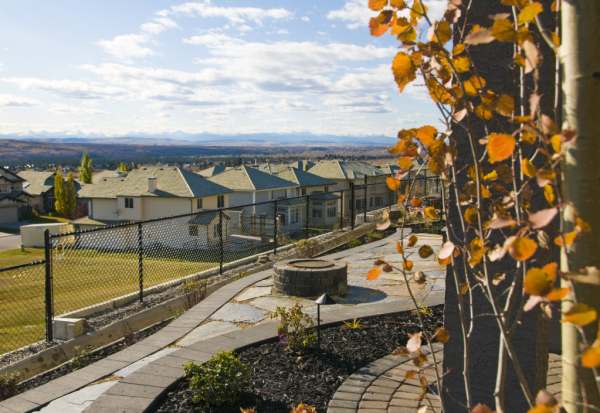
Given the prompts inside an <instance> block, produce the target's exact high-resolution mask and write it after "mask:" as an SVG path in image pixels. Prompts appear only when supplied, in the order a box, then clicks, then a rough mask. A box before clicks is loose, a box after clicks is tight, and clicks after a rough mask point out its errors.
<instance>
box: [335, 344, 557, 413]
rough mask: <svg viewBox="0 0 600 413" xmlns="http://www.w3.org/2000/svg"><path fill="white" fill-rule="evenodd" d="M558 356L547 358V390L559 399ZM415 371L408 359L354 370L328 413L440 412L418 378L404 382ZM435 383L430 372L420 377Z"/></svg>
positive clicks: (439, 354) (440, 358) (438, 348)
mask: <svg viewBox="0 0 600 413" xmlns="http://www.w3.org/2000/svg"><path fill="white" fill-rule="evenodd" d="M441 350H442V346H441V345H438V344H436V345H434V351H435V353H436V357H437V360H438V363H441V362H442V361H443V354H442V351H441ZM560 363H561V360H560V356H559V355H557V354H550V360H549V367H548V380H547V386H546V388H547V390H548V391H549V392H551V393H553V394H555V395H556V396H557V397H558V396H560V395H559V392H560V376H561V367H560ZM415 369H416V368H415V366H414V364H413V363H412V359H411V358H410V357H405V356H396V355H388V356H385V357H382V358H380V359H379V360H377V361H374V362H373V363H371V364H369V365H367V366H365V367H363V368H361V369H359V370H357V372H356V373H354V374H352V375H351V376H350V377H348V378H347V379H346V380H345V381H344V383H342V385H341V386H340V387H339V388H338V390H337V391H336V393H335V394H334V395H333V398H332V399H331V401H330V402H329V406H328V408H327V413H414V412H416V411H417V410H418V409H419V408H420V407H422V406H427V407H428V408H429V409H428V410H427V411H428V412H432V413H438V412H440V399H439V397H438V395H437V394H435V393H433V392H431V391H428V392H427V393H425V395H424V396H423V397H421V395H422V389H421V385H420V382H419V380H418V378H407V373H408V372H409V371H414V370H415ZM421 374H422V375H423V376H424V377H425V378H426V379H427V382H428V383H435V373H434V372H433V370H432V369H431V368H429V369H425V370H423V371H422V373H421Z"/></svg>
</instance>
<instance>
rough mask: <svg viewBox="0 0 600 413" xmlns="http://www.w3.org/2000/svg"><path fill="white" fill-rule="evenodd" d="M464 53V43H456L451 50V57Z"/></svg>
mask: <svg viewBox="0 0 600 413" xmlns="http://www.w3.org/2000/svg"><path fill="white" fill-rule="evenodd" d="M464 52H465V45H464V43H458V44H455V45H454V47H453V48H452V56H455V57H456V56H458V55H461V54H463V53H464Z"/></svg>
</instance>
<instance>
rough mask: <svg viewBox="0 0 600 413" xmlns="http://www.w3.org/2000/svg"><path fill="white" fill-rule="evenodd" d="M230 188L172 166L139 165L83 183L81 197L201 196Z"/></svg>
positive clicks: (219, 193) (218, 193)
mask: <svg viewBox="0 0 600 413" xmlns="http://www.w3.org/2000/svg"><path fill="white" fill-rule="evenodd" d="M149 178H156V190H155V191H153V192H149V191H148V179H149ZM228 192H231V191H230V190H229V189H228V188H225V187H223V186H221V185H219V184H216V183H214V182H211V181H209V180H208V179H206V178H204V177H202V176H200V175H198V174H195V173H193V172H189V171H186V170H183V169H180V168H177V167H174V166H153V167H141V168H137V169H134V170H132V171H130V172H128V173H127V175H125V176H122V177H115V178H103V179H102V180H100V181H99V182H97V183H94V184H87V185H84V186H83V188H82V189H81V191H80V192H79V196H80V197H81V198H116V197H117V196H132V197H137V196H151V197H166V198H203V197H207V196H212V195H221V194H225V193H228Z"/></svg>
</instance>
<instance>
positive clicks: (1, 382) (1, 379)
mask: <svg viewBox="0 0 600 413" xmlns="http://www.w3.org/2000/svg"><path fill="white" fill-rule="evenodd" d="M18 377H19V376H18V375H16V374H8V375H0V400H4V399H8V398H9V397H12V396H14V395H15V394H17V384H18V383H19V378H18Z"/></svg>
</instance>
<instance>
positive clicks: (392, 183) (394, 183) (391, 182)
mask: <svg viewBox="0 0 600 413" xmlns="http://www.w3.org/2000/svg"><path fill="white" fill-rule="evenodd" d="M385 183H386V184H387V187H388V189H389V190H390V191H394V192H396V191H397V190H398V188H399V187H400V180H398V179H394V178H392V177H391V176H388V177H387V178H385Z"/></svg>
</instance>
